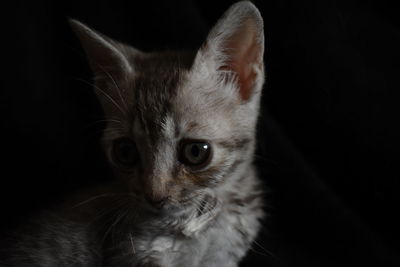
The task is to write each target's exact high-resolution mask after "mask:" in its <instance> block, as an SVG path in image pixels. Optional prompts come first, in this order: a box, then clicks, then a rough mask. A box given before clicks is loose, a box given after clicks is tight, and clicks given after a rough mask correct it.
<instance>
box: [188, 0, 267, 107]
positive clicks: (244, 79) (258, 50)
mask: <svg viewBox="0 0 400 267" xmlns="http://www.w3.org/2000/svg"><path fill="white" fill-rule="evenodd" d="M263 55H264V24H263V20H262V17H261V14H260V12H259V11H258V9H257V8H256V7H255V6H254V5H253V4H252V3H251V2H249V1H242V2H238V3H236V4H234V5H232V6H231V7H230V8H229V9H228V10H227V11H226V12H225V14H224V15H223V16H222V17H221V18H220V19H219V21H218V22H217V24H216V25H215V26H214V28H213V29H212V30H211V31H210V33H209V35H208V37H207V40H206V42H205V43H204V44H203V46H202V48H200V50H199V52H198V53H197V56H196V59H195V62H194V66H196V65H197V66H199V65H202V66H203V67H204V66H207V68H208V71H210V69H211V71H215V72H216V73H219V74H220V75H226V74H227V73H228V74H229V73H231V74H232V73H233V74H234V75H235V76H236V82H237V83H238V87H239V94H240V97H241V99H242V100H243V101H244V102H246V101H248V100H249V99H250V98H251V97H252V95H253V94H254V93H256V92H259V91H260V90H261V88H262V84H263V82H264V64H263Z"/></svg>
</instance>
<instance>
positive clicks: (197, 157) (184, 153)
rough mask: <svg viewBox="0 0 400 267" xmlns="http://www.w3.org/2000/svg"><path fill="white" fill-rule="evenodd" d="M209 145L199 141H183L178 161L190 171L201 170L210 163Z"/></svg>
mask: <svg viewBox="0 0 400 267" xmlns="http://www.w3.org/2000/svg"><path fill="white" fill-rule="evenodd" d="M211 152H212V151H211V145H210V144H209V143H207V142H205V141H200V140H183V141H182V142H181V144H180V148H179V152H178V153H179V155H178V156H179V161H180V162H182V163H183V164H185V165H187V166H189V167H191V168H192V169H202V168H204V167H206V166H207V165H208V164H209V163H210V161H211V154H212V153H211Z"/></svg>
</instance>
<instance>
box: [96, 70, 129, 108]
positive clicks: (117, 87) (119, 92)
mask: <svg viewBox="0 0 400 267" xmlns="http://www.w3.org/2000/svg"><path fill="white" fill-rule="evenodd" d="M100 68H101V69H102V70H103V71H104V73H105V74H107V76H108V77H109V78H110V79H111V81H112V82H113V84H114V85H115V87H116V89H117V91H118V95H119V97H120V98H121V102H122V103H123V104H124V106H125V109H126V110H128V104H127V103H126V100H125V99H124V98H123V96H122V93H121V88H120V87H119V86H118V84H117V82H116V81H115V79H114V77H113V76H112V75H111V73H109V72H108V71H107V70H105V69H104V68H103V67H101V66H100Z"/></svg>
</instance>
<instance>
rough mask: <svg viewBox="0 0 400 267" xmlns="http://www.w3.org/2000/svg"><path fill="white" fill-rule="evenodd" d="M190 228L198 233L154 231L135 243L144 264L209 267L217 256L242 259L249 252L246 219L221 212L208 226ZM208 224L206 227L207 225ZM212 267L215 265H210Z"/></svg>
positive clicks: (138, 255) (138, 257) (134, 247)
mask: <svg viewBox="0 0 400 267" xmlns="http://www.w3.org/2000/svg"><path fill="white" fill-rule="evenodd" d="M191 223H192V224H193V225H194V227H191V226H189V228H191V230H193V231H194V230H195V229H197V228H196V227H201V228H199V229H197V231H196V232H185V230H183V231H182V232H181V233H180V234H178V235H177V234H173V235H170V234H168V233H162V232H154V234H151V233H150V232H147V233H148V234H147V235H145V236H141V237H138V238H137V239H136V240H133V238H132V240H131V242H132V243H131V246H132V248H133V249H134V250H136V255H135V256H134V257H136V258H137V259H138V260H139V261H140V262H146V261H154V262H156V263H157V264H159V266H163V267H169V266H171V267H172V266H174V267H180V266H182V267H184V266H185V267H186V266H193V267H196V266H208V265H204V264H205V262H206V261H207V260H211V259H212V261H215V259H214V258H215V257H216V256H217V255H218V257H221V256H223V255H232V253H233V254H236V255H238V257H241V255H242V254H243V253H244V251H245V250H246V249H247V243H246V241H245V238H244V237H243V235H249V237H250V236H251V233H247V230H246V229H244V230H243V223H244V222H243V218H241V217H240V216H238V215H237V214H234V213H227V212H221V213H220V214H219V216H217V217H215V218H213V219H212V220H211V221H209V222H208V223H204V222H203V221H195V220H193V221H192V222H191ZM203 224H204V225H203ZM210 266H211V265H210Z"/></svg>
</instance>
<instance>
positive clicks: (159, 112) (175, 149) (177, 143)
mask: <svg viewBox="0 0 400 267" xmlns="http://www.w3.org/2000/svg"><path fill="white" fill-rule="evenodd" d="M71 23H72V25H73V28H74V30H75V32H76V33H77V35H78V37H79V39H80V40H81V42H82V45H83V47H84V49H85V51H86V54H87V56H88V59H89V63H90V66H91V68H92V70H93V72H94V80H95V91H96V94H97V96H98V98H99V100H100V102H101V104H102V107H103V109H104V113H105V117H106V120H107V127H106V129H105V133H104V138H103V145H104V149H105V151H106V154H107V156H108V159H109V161H110V163H111V164H112V166H113V167H114V169H115V171H116V175H117V176H118V177H119V178H120V179H121V180H122V181H124V182H126V184H127V188H128V189H129V190H130V191H131V192H133V193H134V194H136V195H138V196H140V197H143V199H147V200H148V201H149V202H150V203H152V204H153V205H154V206H156V207H161V206H163V205H164V204H165V206H168V205H169V206H175V207H179V206H180V205H182V206H183V205H186V204H187V203H188V202H191V201H194V202H196V198H197V196H200V195H201V194H202V192H205V191H208V192H210V191H212V192H214V193H216V194H218V193H219V191H220V190H222V188H224V187H229V184H232V183H235V182H236V181H237V180H239V179H240V178H241V177H242V176H243V175H246V171H247V169H246V167H248V166H249V165H250V164H251V160H252V154H253V152H254V141H255V126H256V120H257V115H258V108H259V100H260V95H261V90H262V85H263V81H264V71H263V68H264V67H263V52H264V35H263V22H262V18H261V16H260V13H259V11H258V10H257V8H256V7H255V6H254V5H253V4H251V3H250V2H239V3H237V4H235V5H233V6H232V7H231V8H230V9H229V10H228V11H227V12H226V13H225V14H224V15H223V17H222V18H221V19H220V20H219V21H218V22H217V24H216V25H215V26H214V28H213V29H212V30H211V31H210V33H209V35H208V37H207V39H206V41H205V42H204V44H203V45H202V47H201V48H200V49H199V50H198V51H197V52H195V53H193V54H187V53H172V52H165V53H144V52H141V51H139V50H137V49H135V48H132V47H130V46H127V45H125V44H121V43H119V42H117V41H114V40H111V39H110V38H108V37H106V36H103V35H101V34H100V33H97V32H95V31H93V30H91V29H90V28H88V27H87V26H85V25H83V24H81V23H80V22H77V21H71Z"/></svg>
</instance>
